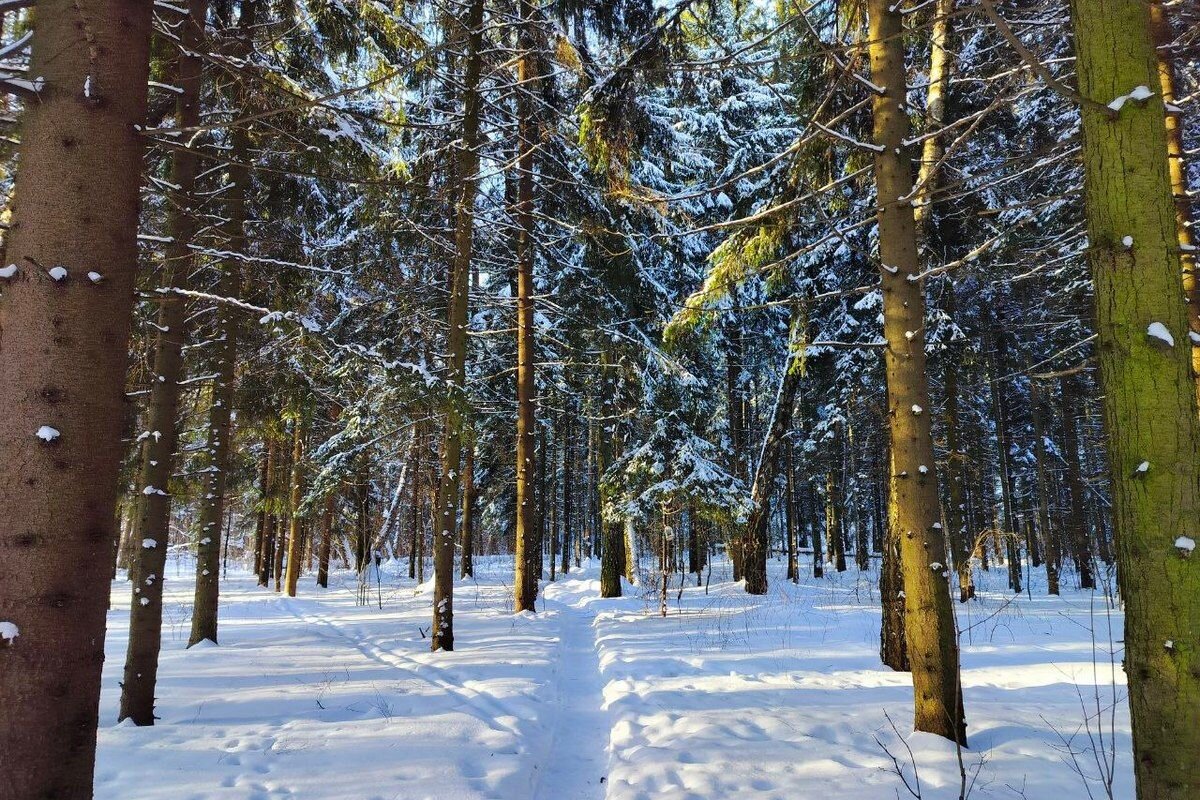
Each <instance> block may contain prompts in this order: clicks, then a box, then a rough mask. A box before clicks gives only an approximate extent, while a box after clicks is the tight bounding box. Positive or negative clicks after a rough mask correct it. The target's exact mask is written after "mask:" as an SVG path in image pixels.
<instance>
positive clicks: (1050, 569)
mask: <svg viewBox="0 0 1200 800" xmlns="http://www.w3.org/2000/svg"><path fill="white" fill-rule="evenodd" d="M1029 409H1030V416H1031V417H1032V419H1033V435H1034V437H1035V438H1036V441H1034V447H1033V451H1034V456H1035V458H1036V459H1037V483H1038V485H1037V499H1038V527H1040V528H1041V531H1042V541H1043V543H1044V544H1045V547H1046V586H1047V591H1048V593H1049V594H1058V566H1059V563H1060V561H1061V560H1062V557H1061V556H1060V555H1059V547H1058V535H1057V534H1056V533H1055V532H1054V530H1053V529H1052V528H1051V526H1050V499H1049V493H1050V479H1049V476H1048V475H1047V473H1046V428H1045V423H1044V422H1043V420H1042V414H1043V410H1044V409H1043V406H1042V399H1041V387H1040V386H1038V379H1037V378H1034V377H1032V376H1030V379H1029Z"/></svg>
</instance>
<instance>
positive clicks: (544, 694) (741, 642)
mask: <svg viewBox="0 0 1200 800" xmlns="http://www.w3.org/2000/svg"><path fill="white" fill-rule="evenodd" d="M772 569H773V570H774V571H775V572H776V573H778V572H780V571H781V570H782V564H781V563H779V562H773V563H772ZM171 570H172V571H171V572H169V574H168V576H167V577H168V581H167V584H166V593H167V594H166V606H165V620H164V651H163V654H162V659H161V667H160V672H159V683H158V697H159V701H158V714H159V716H160V717H161V720H160V722H159V724H158V725H156V726H155V727H153V728H136V727H131V726H124V725H117V724H116V715H117V699H118V694H119V686H118V681H119V680H120V673H121V668H122V664H123V661H124V654H125V645H126V624H127V615H128V607H129V597H128V592H129V589H128V584H127V583H126V582H124V581H123V580H118V581H116V582H114V584H113V608H112V611H111V612H110V615H109V633H108V643H107V647H106V650H107V655H108V657H107V661H106V664H105V670H104V693H103V698H102V703H101V706H102V707H101V715H102V722H103V727H102V729H101V731H100V752H99V757H98V764H97V772H96V795H97V798H98V799H99V800H160V799H161V800H216V799H218V798H240V799H243V800H268V799H269V798H285V797H294V798H303V799H304V800H307V799H308V798H312V799H313V800H318V799H322V800H324V799H331V798H338V799H339V800H424V799H429V800H434V799H440V798H449V799H450V800H475V799H476V798H496V799H497V800H526V799H528V800H596V799H598V798H608V799H609V800H650V799H651V798H653V799H654V800H708V799H709V798H726V797H735V796H737V797H739V798H756V799H758V798H761V800H772V799H773V798H778V799H779V800H783V799H784V798H787V800H810V799H813V798H817V799H820V800H823V799H824V798H829V799H830V800H856V799H859V798H861V799H862V800H884V799H886V798H894V797H897V796H899V797H901V798H906V797H911V796H913V795H912V794H910V793H909V791H908V790H907V789H906V788H905V786H904V784H903V783H902V781H901V777H900V775H899V774H898V770H899V771H900V772H902V773H903V776H904V779H905V780H907V782H908V783H909V785H910V786H912V788H913V790H914V791H919V794H920V796H921V797H923V798H925V800H934V798H956V797H958V796H959V784H960V771H959V760H958V758H957V756H956V753H955V748H954V747H953V746H952V745H950V744H949V743H947V742H944V741H942V740H940V739H938V738H936V737H933V736H929V735H925V734H912V733H910V727H911V721H912V710H911V695H912V689H911V685H910V683H909V676H908V675H906V674H900V673H894V672H892V671H890V670H888V669H886V668H884V667H882V666H881V665H880V663H879V657H878V653H877V650H878V635H879V633H878V632H879V610H878V593H877V590H876V589H875V577H874V576H873V575H870V576H865V575H864V576H859V574H858V573H857V572H855V571H853V570H851V571H849V572H846V573H842V574H840V575H839V574H837V573H832V574H830V573H827V574H829V575H830V576H829V577H827V578H825V579H823V580H812V579H808V580H806V581H805V582H803V583H801V584H800V585H799V586H793V585H792V584H790V583H787V582H785V581H783V580H782V579H781V576H780V575H779V574H773V575H772V578H773V580H772V588H771V591H770V593H769V594H768V595H767V596H766V597H761V598H752V597H748V596H747V595H745V594H744V593H743V592H742V591H741V589H740V587H739V586H737V585H734V584H732V583H729V582H728V581H727V580H723V579H722V578H723V577H724V578H727V571H726V570H725V569H724V568H723V567H722V565H720V564H718V566H717V567H716V569H715V570H714V573H713V576H712V581H711V585H710V586H709V588H708V591H707V592H706V591H705V589H704V588H703V587H700V588H696V587H690V588H688V589H686V590H685V591H684V593H683V597H682V599H681V600H679V601H678V602H677V601H676V598H675V592H674V591H672V593H671V597H670V613H669V615H668V616H667V617H666V618H662V617H660V616H659V615H658V601H657V598H656V597H643V596H642V594H641V593H640V592H639V590H637V589H634V588H630V587H627V591H628V596H627V597H625V598H622V599H620V600H600V599H599V598H598V593H599V592H598V590H599V583H598V580H597V573H596V569H595V567H588V568H585V569H584V570H583V571H582V572H575V573H572V574H570V575H568V576H566V577H560V578H559V580H558V581H557V582H555V583H553V584H547V585H546V588H545V591H544V597H543V598H542V599H539V604H538V608H539V613H537V614H536V615H534V614H523V615H520V616H513V615H512V614H511V608H512V603H511V599H510V586H509V581H511V562H510V561H508V562H506V561H504V560H499V559H496V560H488V559H484V560H482V563H481V564H480V568H479V570H478V572H479V573H480V574H479V576H478V578H477V580H476V581H474V582H467V583H465V584H462V585H460V586H459V587H458V589H457V592H456V596H455V611H456V614H455V623H456V647H457V648H458V649H457V650H456V651H455V652H453V653H442V654H436V655H435V654H431V653H429V652H428V643H429V642H428V639H427V638H426V637H427V636H428V625H429V607H430V597H431V588H430V586H429V585H424V586H420V587H417V586H414V585H413V584H412V582H411V581H408V580H407V577H405V578H403V579H402V578H400V577H398V576H396V575H392V574H390V573H389V572H388V571H387V570H386V569H385V575H384V578H383V579H382V586H380V587H378V588H376V587H374V586H373V587H372V593H371V599H372V603H373V604H372V605H369V606H365V607H364V606H358V605H356V602H355V598H356V594H357V585H356V583H355V581H354V578H353V576H352V575H350V574H347V573H340V574H337V575H335V576H334V578H333V579H332V581H331V584H332V585H331V588H330V589H329V590H327V591H324V590H319V589H317V588H316V587H315V586H314V585H313V579H312V578H311V577H306V578H305V579H304V580H303V581H302V585H301V597H299V598H297V599H294V600H289V599H287V598H286V597H280V596H278V595H276V594H274V593H273V592H270V591H266V590H263V589H260V588H258V587H256V586H255V585H254V580H253V578H252V577H249V576H247V575H245V574H238V575H236V576H235V575H233V574H231V575H230V579H229V580H228V581H227V582H225V584H224V585H223V587H222V601H221V602H222V610H221V646H220V647H199V648H193V649H192V650H186V649H185V645H186V643H187V635H188V626H189V613H190V603H191V580H190V575H189V568H188V566H187V565H186V564H182V563H180V564H176V565H174V566H173V567H172V568H171ZM1035 578H1036V576H1035ZM987 580H992V581H995V582H996V588H997V589H998V588H1000V586H1001V583H1002V581H1003V575H1002V574H1001V572H1000V571H994V572H992V573H991V574H990V575H988V576H986V578H985V582H986V581H987ZM1068 580H1069V579H1068ZM379 600H382V605H383V608H382V610H381V609H380V608H379ZM956 610H957V611H958V612H959V614H960V616H959V624H960V627H962V628H963V689H964V695H965V703H966V709H967V721H968V725H969V728H968V735H969V737H970V748H969V749H966V750H964V751H962V754H961V761H962V768H963V770H964V771H965V773H966V780H967V781H968V783H969V784H970V785H971V792H970V797H973V798H1014V799H1016V800H1020V799H1021V798H1024V799H1025V800H1067V798H1082V797H1088V796H1089V793H1088V791H1086V790H1085V781H1086V782H1087V787H1086V788H1087V789H1090V793H1091V795H1092V796H1094V797H1097V798H1101V797H1105V796H1106V794H1105V790H1104V788H1103V786H1102V784H1101V783H1100V782H1098V781H1099V779H1100V777H1101V776H1102V775H1103V774H1104V773H1106V772H1108V771H1110V770H1111V771H1112V772H1115V775H1116V779H1115V783H1114V786H1113V796H1114V797H1116V798H1131V797H1132V796H1133V790H1132V781H1131V777H1130V774H1131V763H1130V757H1129V755H1128V751H1129V749H1130V741H1129V719H1128V714H1127V712H1126V709H1125V702H1124V692H1125V689H1124V685H1123V683H1124V678H1123V676H1122V674H1121V671H1120V652H1119V650H1118V651H1117V652H1116V655H1115V658H1114V657H1113V656H1112V655H1111V653H1112V652H1113V649H1114V647H1116V645H1111V644H1110V642H1116V641H1119V639H1120V638H1121V637H1120V626H1121V615H1120V613H1119V612H1116V611H1111V610H1108V607H1107V604H1106V602H1105V599H1104V596H1103V595H1102V594H1096V595H1094V596H1093V595H1092V594H1091V593H1079V592H1074V591H1068V592H1066V593H1065V594H1064V596H1063V597H1062V598H1055V599H1050V598H1046V597H1043V596H1040V595H1039V594H1038V593H1037V590H1036V588H1035V590H1034V593H1033V598H1032V599H1030V598H1029V597H1028V596H1027V595H1021V596H1020V597H1019V598H1015V599H1014V598H1012V597H1011V596H1009V595H1008V594H1006V593H1003V592H1000V591H989V592H982V593H981V597H980V599H979V600H978V601H976V602H973V603H971V604H969V605H967V606H957V605H956ZM1114 682H1115V684H1116V685H1114ZM889 718H890V721H889ZM1085 723H1086V724H1085ZM1089 729H1090V735H1089V732H1088V731H1089ZM1071 751H1074V752H1075V754H1076V755H1075V756H1074V757H1072V755H1071ZM1114 753H1115V756H1114V755H1113V754H1114ZM893 757H894V759H895V760H894V761H893ZM1113 758H1115V765H1114V764H1113V763H1112V761H1111V759H1113ZM1081 772H1082V775H1081V774H1080V773H1081ZM918 779H919V790H918V789H917V783H916V781H917V780H918Z"/></svg>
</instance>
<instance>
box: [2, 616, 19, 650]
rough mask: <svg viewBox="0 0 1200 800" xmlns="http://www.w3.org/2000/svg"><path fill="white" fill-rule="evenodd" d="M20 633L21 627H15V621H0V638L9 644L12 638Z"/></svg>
mask: <svg viewBox="0 0 1200 800" xmlns="http://www.w3.org/2000/svg"><path fill="white" fill-rule="evenodd" d="M20 635H21V629H20V628H18V627H17V625H16V623H14V622H9V621H8V620H2V621H0V639H3V640H4V641H6V642H9V643H10V644H11V643H12V640H13V639H16V638H17V637H18V636H20Z"/></svg>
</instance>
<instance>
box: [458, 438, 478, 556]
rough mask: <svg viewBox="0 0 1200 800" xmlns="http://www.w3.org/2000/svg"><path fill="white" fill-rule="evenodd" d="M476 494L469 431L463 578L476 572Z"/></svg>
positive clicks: (465, 466) (464, 510)
mask: <svg viewBox="0 0 1200 800" xmlns="http://www.w3.org/2000/svg"><path fill="white" fill-rule="evenodd" d="M475 495H476V491H475V442H474V437H473V436H471V435H470V434H469V433H468V436H467V443H466V454H465V456H464V458H463V491H462V548H461V549H462V554H461V555H460V556H459V559H460V561H459V569H460V572H459V575H460V576H461V577H463V578H466V577H470V576H474V574H475V560H474V552H475Z"/></svg>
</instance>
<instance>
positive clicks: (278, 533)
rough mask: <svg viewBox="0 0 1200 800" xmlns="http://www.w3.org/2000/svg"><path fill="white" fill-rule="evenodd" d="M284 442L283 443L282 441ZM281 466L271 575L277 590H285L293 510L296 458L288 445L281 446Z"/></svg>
mask: <svg viewBox="0 0 1200 800" xmlns="http://www.w3.org/2000/svg"><path fill="white" fill-rule="evenodd" d="M281 444H282V443H281ZM280 455H281V456H282V458H281V459H280V463H279V467H278V468H277V469H276V470H275V488H274V490H273V491H274V493H275V498H276V503H277V505H278V510H277V511H276V515H275V532H274V536H273V537H272V539H271V541H272V548H273V549H272V550H271V576H272V578H273V579H274V582H275V587H274V589H275V591H276V592H282V591H283V566H284V563H283V562H284V557H285V556H286V555H287V539H286V536H287V531H288V529H289V527H290V522H291V518H292V516H293V513H294V512H293V511H292V508H291V502H290V499H289V498H290V496H291V492H290V488H291V480H290V476H291V474H292V470H293V468H294V463H295V462H294V459H293V458H291V457H289V453H288V450H287V448H286V447H283V448H281V453H280Z"/></svg>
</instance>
